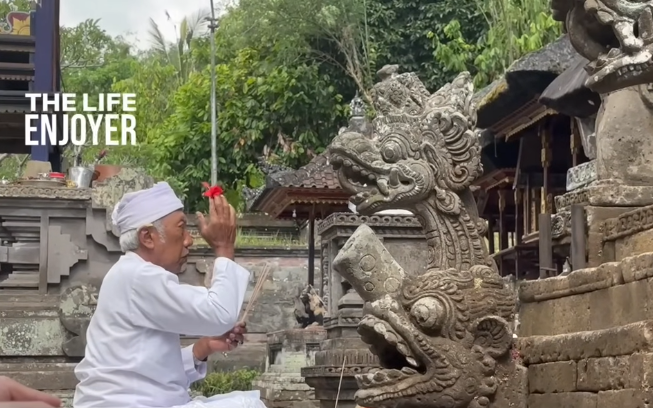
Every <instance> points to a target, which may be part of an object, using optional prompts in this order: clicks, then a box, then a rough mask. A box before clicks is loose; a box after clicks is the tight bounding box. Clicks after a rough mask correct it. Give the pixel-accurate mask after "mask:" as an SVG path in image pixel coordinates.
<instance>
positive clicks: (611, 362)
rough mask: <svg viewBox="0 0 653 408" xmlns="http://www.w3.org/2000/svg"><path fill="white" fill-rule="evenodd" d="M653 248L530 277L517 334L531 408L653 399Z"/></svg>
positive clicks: (640, 403) (592, 407) (636, 403)
mask: <svg viewBox="0 0 653 408" xmlns="http://www.w3.org/2000/svg"><path fill="white" fill-rule="evenodd" d="M651 278H653V253H645V254H641V255H638V256H632V257H628V258H625V259H623V260H622V261H620V262H610V263H604V264H602V265H600V266H599V267H596V268H587V269H582V270H578V271H574V272H572V273H570V274H569V275H567V276H560V277H555V278H549V279H543V280H539V281H531V282H523V283H522V285H521V288H520V294H519V295H520V300H521V304H522V307H521V310H520V315H521V318H522V325H521V335H522V336H524V337H520V338H519V339H518V348H519V350H520V353H521V356H522V359H523V362H524V365H525V366H527V367H528V394H529V396H528V407H529V408H549V407H560V408H564V407H570V408H571V407H574V408H613V407H634V408H635V407H648V406H649V404H648V402H647V401H653V400H652V398H653V391H652V388H653V279H651Z"/></svg>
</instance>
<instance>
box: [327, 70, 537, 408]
mask: <svg viewBox="0 0 653 408" xmlns="http://www.w3.org/2000/svg"><path fill="white" fill-rule="evenodd" d="M382 71H383V75H382V76H381V75H380V76H381V77H382V79H383V80H382V81H381V82H380V83H378V84H376V85H375V86H374V88H373V97H374V101H373V102H374V107H375V108H376V111H377V114H378V116H377V117H376V119H375V120H374V122H373V135H372V137H371V138H364V137H361V135H359V134H356V133H354V132H344V133H342V134H340V135H338V136H337V137H336V138H335V140H334V141H333V142H332V144H331V146H330V148H329V149H330V150H329V154H330V158H331V163H332V165H333V167H334V169H336V170H337V171H338V176H339V181H340V185H341V186H342V187H343V188H344V189H346V190H347V191H349V192H350V193H351V194H354V195H353V196H352V198H351V201H352V202H353V203H354V204H355V205H356V211H357V212H358V213H359V214H363V215H371V214H373V213H375V212H377V211H381V210H390V209H405V210H409V211H411V212H412V213H413V214H415V219H416V220H417V221H418V222H419V224H420V225H421V226H422V229H423V231H424V234H425V236H426V239H427V244H428V248H429V251H428V259H426V260H425V261H426V263H427V265H428V267H427V269H426V272H425V273H424V274H421V275H417V276H407V274H406V273H405V272H404V271H403V269H402V268H401V267H400V266H399V264H398V263H397V262H396V261H395V260H394V259H393V258H392V256H391V255H390V254H389V252H388V251H387V250H386V249H385V247H384V246H383V244H382V243H381V241H380V240H379V239H378V238H377V237H376V235H375V234H374V232H373V231H372V229H371V228H370V227H368V226H367V225H362V226H360V227H359V228H358V229H357V230H356V232H355V233H354V234H353V235H352V236H351V238H350V239H349V240H348V241H347V243H346V244H345V246H344V247H343V248H342V250H341V251H340V253H339V254H338V256H337V257H336V258H335V259H334V261H333V268H334V269H335V270H336V271H337V272H338V273H340V274H341V275H342V276H344V277H345V278H346V279H347V281H348V282H349V283H350V284H351V285H352V287H353V288H354V289H355V290H356V292H358V294H359V295H360V297H361V298H362V299H363V300H364V301H365V306H364V309H363V313H364V317H363V318H362V320H361V322H360V323H359V326H358V331H359V333H360V334H361V337H362V339H363V341H365V342H366V343H368V344H370V350H371V351H372V352H373V353H374V354H375V355H376V356H377V357H378V359H379V362H380V365H381V367H382V368H381V369H380V370H378V371H373V372H370V373H367V374H362V375H359V376H357V381H358V384H359V387H360V390H359V391H358V392H357V394H356V400H357V403H358V404H359V405H361V406H365V407H372V408H376V407H392V408H402V407H406V408H408V407H430V408H438V407H441V408H445V407H446V408H481V407H492V408H499V407H502V408H503V407H507V406H515V407H525V400H524V398H525V391H526V390H525V389H524V387H525V384H526V382H525V369H524V368H523V367H521V366H519V365H518V364H517V363H516V362H515V361H514V360H513V359H512V357H511V353H510V350H511V348H512V346H513V336H512V331H511V323H512V321H513V317H514V311H515V304H516V297H515V294H514V292H513V291H512V290H511V289H510V288H508V287H506V285H505V284H504V281H503V280H502V279H501V278H500V277H499V274H498V273H497V271H496V266H495V264H494V262H493V261H492V260H491V258H490V256H489V254H488V251H487V248H486V246H485V243H484V240H483V238H482V234H481V232H482V230H483V224H484V223H483V222H482V220H481V219H480V218H479V217H478V214H477V212H476V204H475V202H474V199H473V197H472V194H471V191H470V186H471V184H472V182H473V181H474V180H475V179H476V178H477V177H478V176H479V175H480V174H481V173H482V171H483V169H482V165H481V155H480V152H481V149H480V144H479V139H478V136H477V135H476V134H475V132H474V128H475V124H476V109H475V106H474V104H473V103H472V96H473V86H472V81H471V77H470V75H469V73H462V74H460V75H459V76H458V77H457V78H456V79H455V80H454V81H453V82H452V83H450V84H448V85H446V86H444V87H443V88H441V89H440V90H438V91H437V92H435V93H433V94H430V93H429V92H428V91H427V90H426V88H425V87H424V85H423V84H422V83H421V82H420V80H419V79H418V78H417V76H416V75H415V74H413V73H406V74H398V73H397V68H396V66H391V67H389V68H388V67H386V68H384V70H382ZM507 377H511V381H502V382H501V384H500V383H499V381H497V378H507ZM507 388H511V390H507Z"/></svg>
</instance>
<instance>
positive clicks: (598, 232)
mask: <svg viewBox="0 0 653 408" xmlns="http://www.w3.org/2000/svg"><path fill="white" fill-rule="evenodd" d="M628 210H629V208H628V207H595V206H590V205H587V206H585V214H586V216H587V266H589V267H597V266H599V265H600V264H602V263H604V262H613V261H616V260H617V259H616V258H615V259H610V258H609V257H608V255H609V254H606V253H605V251H604V249H603V245H604V237H605V234H604V229H605V228H604V227H603V224H604V222H605V221H606V220H608V219H610V218H614V217H618V216H619V215H620V214H623V213H625V212H627V211H628Z"/></svg>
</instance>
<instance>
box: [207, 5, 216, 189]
mask: <svg viewBox="0 0 653 408" xmlns="http://www.w3.org/2000/svg"><path fill="white" fill-rule="evenodd" d="M210 2H211V17H210V18H207V20H208V21H209V29H210V30H211V185H212V186H216V185H218V123H217V117H216V116H217V110H218V107H217V101H216V100H215V87H216V84H215V82H216V79H215V29H216V28H218V20H216V18H215V7H214V6H213V0H210Z"/></svg>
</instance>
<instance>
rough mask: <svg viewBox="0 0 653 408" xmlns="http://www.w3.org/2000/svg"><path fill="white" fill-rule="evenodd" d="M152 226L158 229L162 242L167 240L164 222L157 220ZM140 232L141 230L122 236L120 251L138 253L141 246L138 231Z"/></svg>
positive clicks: (127, 232) (134, 230)
mask: <svg viewBox="0 0 653 408" xmlns="http://www.w3.org/2000/svg"><path fill="white" fill-rule="evenodd" d="M152 226H153V227H154V228H155V229H156V232H158V233H159V236H160V237H161V240H162V241H163V240H165V234H164V229H163V221H162V220H156V221H154V222H153V223H152ZM140 230H141V228H138V229H133V230H129V231H126V232H125V233H123V234H122V235H121V236H120V250H121V251H122V252H125V253H127V252H129V251H136V250H137V249H138V246H139V245H140V244H141V243H140V241H139V240H138V231H140Z"/></svg>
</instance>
